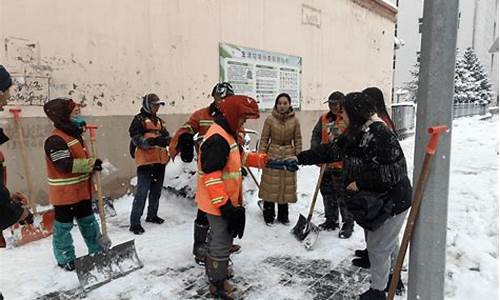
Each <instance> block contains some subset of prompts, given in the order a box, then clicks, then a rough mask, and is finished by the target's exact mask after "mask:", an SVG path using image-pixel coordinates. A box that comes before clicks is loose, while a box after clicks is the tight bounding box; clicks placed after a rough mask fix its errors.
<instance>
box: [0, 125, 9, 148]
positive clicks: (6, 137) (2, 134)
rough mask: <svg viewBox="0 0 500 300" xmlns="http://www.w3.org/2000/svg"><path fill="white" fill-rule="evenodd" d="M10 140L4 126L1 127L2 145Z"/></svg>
mask: <svg viewBox="0 0 500 300" xmlns="http://www.w3.org/2000/svg"><path fill="white" fill-rule="evenodd" d="M8 140H9V137H8V136H7V135H5V133H4V132H3V128H0V145H2V144H4V143H6V142H7V141H8Z"/></svg>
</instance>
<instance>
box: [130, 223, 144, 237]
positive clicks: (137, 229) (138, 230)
mask: <svg viewBox="0 0 500 300" xmlns="http://www.w3.org/2000/svg"><path fill="white" fill-rule="evenodd" d="M128 230H130V231H131V232H133V233H134V234H137V235H139V234H143V233H144V231H145V230H144V228H142V226H141V224H134V225H130V228H129V229H128Z"/></svg>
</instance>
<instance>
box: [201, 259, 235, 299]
mask: <svg viewBox="0 0 500 300" xmlns="http://www.w3.org/2000/svg"><path fill="white" fill-rule="evenodd" d="M228 267H229V260H227V259H225V260H224V259H223V260H215V259H213V258H211V257H210V256H207V257H206V259H205V270H206V272H207V276H208V281H209V283H210V284H209V287H208V290H209V292H210V294H211V295H212V296H213V297H214V298H216V299H224V300H232V299H233V297H232V296H231V294H232V292H233V290H234V288H233V287H232V286H231V285H230V284H229V283H228V282H227V278H228Z"/></svg>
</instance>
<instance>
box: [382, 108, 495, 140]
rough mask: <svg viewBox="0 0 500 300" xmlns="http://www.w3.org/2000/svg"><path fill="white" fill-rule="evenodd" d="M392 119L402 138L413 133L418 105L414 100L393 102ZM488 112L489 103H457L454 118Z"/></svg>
mask: <svg viewBox="0 0 500 300" xmlns="http://www.w3.org/2000/svg"><path fill="white" fill-rule="evenodd" d="M391 109H392V121H393V122H394V125H395V126H396V131H397V133H398V135H399V136H400V137H402V138H404V137H406V136H408V135H411V134H413V133H414V131H415V117H416V110H417V105H416V104H415V103H413V102H402V103H393V104H392V105H391ZM487 112H488V105H482V104H473V103H465V104H455V105H453V119H456V118H460V117H469V116H474V115H484V114H486V113H487Z"/></svg>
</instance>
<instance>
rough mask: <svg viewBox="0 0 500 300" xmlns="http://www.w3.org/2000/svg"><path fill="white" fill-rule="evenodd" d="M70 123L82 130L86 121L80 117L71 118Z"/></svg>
mask: <svg viewBox="0 0 500 300" xmlns="http://www.w3.org/2000/svg"><path fill="white" fill-rule="evenodd" d="M71 122H73V124H75V125H76V126H77V127H79V128H83V127H85V125H87V120H86V119H85V118H84V117H82V116H76V117H73V118H71Z"/></svg>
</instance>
